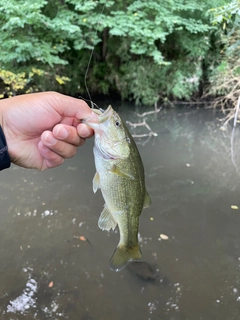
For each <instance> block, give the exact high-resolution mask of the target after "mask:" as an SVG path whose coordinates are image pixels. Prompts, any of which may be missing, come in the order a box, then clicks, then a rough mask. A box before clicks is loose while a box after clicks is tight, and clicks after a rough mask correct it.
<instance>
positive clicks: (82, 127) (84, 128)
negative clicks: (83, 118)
mask: <svg viewBox="0 0 240 320" xmlns="http://www.w3.org/2000/svg"><path fill="white" fill-rule="evenodd" d="M77 133H78V135H79V136H80V137H82V138H91V137H92V136H93V135H94V131H93V129H92V128H90V127H89V126H88V125H86V124H84V123H80V124H79V125H78V126H77Z"/></svg>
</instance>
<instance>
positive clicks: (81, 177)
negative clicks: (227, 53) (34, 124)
mask: <svg viewBox="0 0 240 320" xmlns="http://www.w3.org/2000/svg"><path fill="white" fill-rule="evenodd" d="M120 112H121V114H123V117H124V118H125V119H128V120H129V121H132V122H136V121H138V119H137V118H136V114H135V112H133V111H128V112H123V109H120ZM141 121H142V119H141ZM146 121H147V122H148V124H149V125H150V126H151V128H152V130H153V131H154V132H157V133H158V136H153V137H151V139H150V140H149V141H148V143H147V144H144V141H145V140H144V138H142V140H139V141H138V143H139V150H140V153H141V155H142V158H143V162H144V164H145V171H146V183H147V189H148V191H149V193H150V195H151V198H152V202H153V203H152V205H151V207H150V208H149V209H147V210H144V212H143V213H142V215H141V218H140V229H139V232H140V235H139V237H140V245H141V248H142V252H143V255H144V259H145V263H146V265H145V269H144V268H143V270H139V269H132V270H131V266H129V267H128V268H126V269H125V270H123V271H122V272H120V273H114V272H112V271H110V270H109V266H108V260H109V255H111V253H112V252H113V250H114V248H115V246H116V244H117V242H118V237H119V236H118V234H116V232H102V231H101V230H99V229H98V227H97V220H98V217H99V215H100V212H101V209H102V206H103V200H102V197H101V194H100V192H98V193H97V194H96V195H94V194H93V192H92V184H91V181H92V178H93V175H94V173H95V169H94V164H93V155H92V145H93V141H88V143H87V144H86V145H85V146H84V147H83V148H80V150H79V152H78V155H77V156H76V157H75V158H74V159H72V160H69V161H66V163H65V164H64V165H63V166H62V167H61V168H57V169H54V170H51V171H50V170H49V171H48V172H42V173H39V172H35V171H31V170H24V169H21V168H18V167H14V166H13V167H12V168H11V170H8V171H4V172H1V181H0V189H1V194H0V198H1V209H0V242H1V246H0V259H1V264H0V314H1V319H3V320H10V319H13V320H15V319H18V320H21V319H37V320H41V319H48V318H49V319H59V320H60V319H71V320H75V319H76V320H79V319H80V320H95V319H98V320H99V319H104V320H106V319H111V320H112V319H116V320H122V319H124V320H125V319H130V318H134V319H135V318H136V319H146V320H149V319H150V320H156V319H161V320H165V319H168V320H169V319H171V320H186V319H191V320H195V319H196V320H197V319H198V320H200V319H204V320H208V319H209V320H212V319H218V320H226V319H238V315H239V311H240V283H239V268H240V254H239V248H240V238H239V227H238V225H239V218H240V216H239V210H240V209H239V210H237V209H235V210H234V209H232V208H231V206H232V205H234V206H237V207H239V208H240V203H239V194H238V189H239V165H240V152H239V151H240V150H239V147H238V145H239V143H238V140H239V131H238V128H237V130H236V133H235V138H234V148H233V144H232V146H231V133H232V128H230V127H229V129H228V130H227V131H221V130H220V127H221V123H220V121H218V120H217V115H216V114H213V113H212V111H210V110H186V109H183V110H177V111H176V110H162V111H161V112H160V113H159V114H158V116H157V117H154V115H151V116H149V117H148V118H147V120H146ZM131 130H132V132H133V133H139V132H140V131H139V130H140V128H132V129H131ZM233 150H234V152H233ZM233 156H234V161H233ZM160 234H163V235H165V236H167V237H166V238H165V239H164V237H160ZM82 239H85V240H82ZM140 269H141V268H140Z"/></svg>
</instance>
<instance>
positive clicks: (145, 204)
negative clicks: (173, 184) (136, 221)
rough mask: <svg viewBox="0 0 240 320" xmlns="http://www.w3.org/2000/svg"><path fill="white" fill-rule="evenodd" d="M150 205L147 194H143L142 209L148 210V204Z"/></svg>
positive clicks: (150, 201)
mask: <svg viewBox="0 0 240 320" xmlns="http://www.w3.org/2000/svg"><path fill="white" fill-rule="evenodd" d="M151 203H152V200H151V198H150V196H149V194H148V192H147V191H146V192H145V197H144V203H143V209H144V208H148V207H149V206H150V204H151Z"/></svg>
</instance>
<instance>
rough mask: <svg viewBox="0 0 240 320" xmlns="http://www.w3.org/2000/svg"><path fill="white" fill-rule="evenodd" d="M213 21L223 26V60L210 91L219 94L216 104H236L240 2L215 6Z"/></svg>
mask: <svg viewBox="0 0 240 320" xmlns="http://www.w3.org/2000/svg"><path fill="white" fill-rule="evenodd" d="M211 12H212V13H213V23H214V24H219V25H221V26H222V33H221V44H222V50H221V60H220V63H219V64H218V65H217V66H216V68H214V69H213V71H212V73H211V76H210V81H211V85H210V87H209V92H210V93H211V94H213V95H215V96H218V97H217V98H216V99H215V100H214V105H215V106H219V105H220V106H221V107H222V109H224V108H225V107H226V106H232V105H235V104H236V102H237V99H238V97H239V95H240V31H239V24H240V2H239V1H238V0H233V1H231V2H230V3H229V4H227V5H224V6H221V7H218V8H214V9H212V10H211Z"/></svg>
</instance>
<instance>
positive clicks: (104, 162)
mask: <svg viewBox="0 0 240 320" xmlns="http://www.w3.org/2000/svg"><path fill="white" fill-rule="evenodd" d="M93 111H94V113H96V114H97V117H96V116H95V115H94V116H95V117H92V118H89V119H84V120H83V122H84V123H86V124H87V125H89V126H90V127H91V128H93V129H94V131H95V143H94V149H93V151H94V159H95V166H96V170H97V172H96V174H95V176H94V178H93V191H94V193H95V192H96V191H97V190H98V189H101V192H102V195H103V198H104V200H105V205H104V208H103V211H102V213H101V215H100V217H99V220H98V226H99V228H100V229H102V230H110V229H113V230H114V229H115V228H116V226H117V225H118V227H119V231H120V241H119V243H118V246H117V247H116V249H115V252H114V253H113V255H112V257H111V259H110V268H111V269H112V270H114V271H120V270H121V269H123V268H124V267H125V265H126V264H127V263H128V262H129V261H135V260H142V253H141V250H140V247H139V244H138V224H139V216H140V214H141V212H142V210H143V208H146V207H148V206H149V205H150V203H151V200H150V197H149V195H148V193H147V191H146V188H145V178H144V168H143V164H142V160H141V157H140V154H139V152H138V149H137V146H136V144H135V142H134V140H133V138H132V136H131V134H130V132H129V131H128V129H127V127H126V125H125V124H124V122H123V121H122V119H121V118H120V116H119V115H118V114H117V112H115V111H114V110H113V108H112V107H111V106H109V107H108V108H107V110H105V111H103V110H101V111H100V110H98V109H93Z"/></svg>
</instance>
